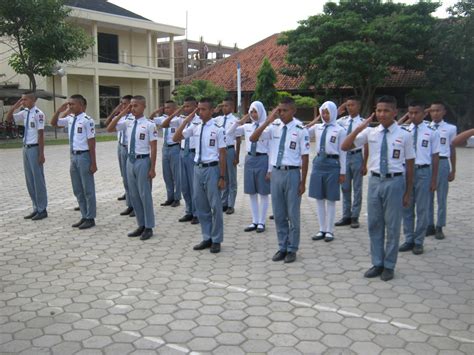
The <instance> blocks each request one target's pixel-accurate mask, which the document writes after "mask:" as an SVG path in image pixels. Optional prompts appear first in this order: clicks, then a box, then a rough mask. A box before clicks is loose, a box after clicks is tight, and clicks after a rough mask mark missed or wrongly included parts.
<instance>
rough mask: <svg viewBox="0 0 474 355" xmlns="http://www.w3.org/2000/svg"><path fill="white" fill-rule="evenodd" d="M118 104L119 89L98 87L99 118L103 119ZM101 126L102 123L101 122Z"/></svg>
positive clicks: (116, 87) (115, 87)
mask: <svg viewBox="0 0 474 355" xmlns="http://www.w3.org/2000/svg"><path fill="white" fill-rule="evenodd" d="M119 103H120V87H119V86H104V85H99V105H100V106H99V109H100V118H101V120H102V119H105V118H107V116H109V115H110V113H111V112H112V111H113V110H114V108H115V107H117V105H118V104H119ZM101 126H102V122H101Z"/></svg>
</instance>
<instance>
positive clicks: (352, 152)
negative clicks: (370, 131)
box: [347, 149, 362, 155]
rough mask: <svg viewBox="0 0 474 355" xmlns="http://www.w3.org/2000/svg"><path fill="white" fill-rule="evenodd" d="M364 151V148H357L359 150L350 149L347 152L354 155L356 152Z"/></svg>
mask: <svg viewBox="0 0 474 355" xmlns="http://www.w3.org/2000/svg"><path fill="white" fill-rule="evenodd" d="M359 153H362V149H357V150H349V151H348V152H347V154H350V155H354V154H359Z"/></svg>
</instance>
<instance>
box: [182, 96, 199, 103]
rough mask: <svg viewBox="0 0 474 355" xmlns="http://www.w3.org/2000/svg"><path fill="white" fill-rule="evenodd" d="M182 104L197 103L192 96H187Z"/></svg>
mask: <svg viewBox="0 0 474 355" xmlns="http://www.w3.org/2000/svg"><path fill="white" fill-rule="evenodd" d="M184 102H197V100H196V98H195V97H194V96H188V97H185V98H184Z"/></svg>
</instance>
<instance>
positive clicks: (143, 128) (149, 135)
mask: <svg viewBox="0 0 474 355" xmlns="http://www.w3.org/2000/svg"><path fill="white" fill-rule="evenodd" d="M135 122H136V123H137V124H136V126H137V128H136V129H135V154H150V142H152V141H156V140H158V132H157V130H156V125H155V123H154V122H152V121H151V120H149V119H148V118H146V117H145V116H142V117H140V118H138V119H137V118H135V119H134V120H133V121H123V122H119V123H117V130H123V129H126V132H127V138H128V152H129V153H130V149H131V145H132V144H131V143H132V132H133V127H134V126H135Z"/></svg>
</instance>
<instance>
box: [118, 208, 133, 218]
mask: <svg viewBox="0 0 474 355" xmlns="http://www.w3.org/2000/svg"><path fill="white" fill-rule="evenodd" d="M132 211H133V208H132V207H127V209H126V210H124V211H122V212H120V215H121V216H128V215H129V214H130V213H132Z"/></svg>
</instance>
